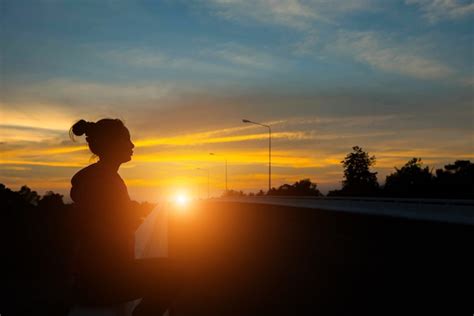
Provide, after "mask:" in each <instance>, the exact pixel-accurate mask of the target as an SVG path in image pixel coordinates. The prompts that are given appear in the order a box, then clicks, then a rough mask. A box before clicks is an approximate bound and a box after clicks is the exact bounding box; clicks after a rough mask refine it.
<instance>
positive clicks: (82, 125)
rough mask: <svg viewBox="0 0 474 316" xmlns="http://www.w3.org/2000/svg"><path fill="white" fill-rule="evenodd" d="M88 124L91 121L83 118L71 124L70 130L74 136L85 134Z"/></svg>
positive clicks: (88, 127)
mask: <svg viewBox="0 0 474 316" xmlns="http://www.w3.org/2000/svg"><path fill="white" fill-rule="evenodd" d="M90 124H91V123H89V122H86V121H85V120H80V121H78V122H77V123H76V124H74V125H73V126H72V132H73V133H74V135H76V136H81V135H84V134H87V132H88V130H89V129H90Z"/></svg>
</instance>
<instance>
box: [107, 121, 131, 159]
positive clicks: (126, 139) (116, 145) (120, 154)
mask: <svg viewBox="0 0 474 316" xmlns="http://www.w3.org/2000/svg"><path fill="white" fill-rule="evenodd" d="M107 147H108V150H107V151H106V152H105V153H104V155H103V156H105V157H104V158H106V159H107V160H113V161H116V162H120V163H123V162H127V161H130V160H131V159H132V155H133V148H134V147H135V145H134V144H133V143H132V140H131V139H130V132H129V131H128V129H127V128H126V127H123V128H122V129H121V130H120V131H119V133H118V134H116V135H114V136H113V137H110V142H109V144H108V146H107Z"/></svg>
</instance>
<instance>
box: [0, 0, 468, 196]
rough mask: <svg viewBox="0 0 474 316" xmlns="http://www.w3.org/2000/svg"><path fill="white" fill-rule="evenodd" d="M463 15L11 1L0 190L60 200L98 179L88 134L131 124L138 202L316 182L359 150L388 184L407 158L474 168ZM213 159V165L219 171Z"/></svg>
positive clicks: (385, 9) (439, 5)
mask: <svg viewBox="0 0 474 316" xmlns="http://www.w3.org/2000/svg"><path fill="white" fill-rule="evenodd" d="M473 13H474V2H472V1H466V0H399V1H398V0H393V1H392V0H387V1H375V0H351V1H330V0H314V1H303V0H254V1H245V0H195V1H193V0H189V1H184V0H183V1H180V0H176V1H171V0H170V1H166V0H165V1H141V0H136V1H121V0H117V1H113V0H109V1H87V0H80V1H66V0H65V1H59V0H34V1H33V0H31V1H24V0H14V1H13V0H2V1H0V58H1V59H0V67H1V68H0V84H1V85H0V107H1V108H0V146H1V147H0V148H1V156H0V182H1V183H4V184H6V185H7V186H8V187H10V188H12V189H18V188H19V187H20V186H22V185H24V184H26V185H28V186H29V187H31V188H33V189H35V190H37V191H38V192H40V193H44V192H45V191H48V190H53V191H55V192H59V193H61V194H64V195H65V199H66V200H68V195H69V189H70V179H71V177H72V176H73V175H74V174H75V173H76V172H77V171H78V170H79V169H81V168H82V167H84V166H87V165H88V164H90V163H93V162H94V160H93V159H91V153H90V152H89V151H88V148H87V144H86V142H85V140H84V138H83V137H78V138H77V139H76V140H75V141H72V140H71V139H70V138H69V133H68V132H69V128H70V127H71V126H72V125H73V124H74V123H75V122H76V121H78V120H79V119H85V120H87V121H97V120H99V119H101V118H105V117H109V118H120V119H122V120H124V122H125V124H126V126H127V127H128V128H129V130H130V133H131V135H132V141H134V143H135V145H136V149H135V153H134V156H133V160H132V161H131V162H129V163H127V164H124V165H123V166H122V168H121V170H120V174H121V176H122V177H123V178H124V180H125V182H126V183H127V185H128V189H129V192H130V195H131V197H132V198H134V199H137V200H148V201H157V200H159V199H160V198H162V197H164V196H167V195H169V194H171V193H172V192H175V191H186V192H188V194H190V195H193V196H195V197H199V196H200V197H205V195H206V194H207V171H208V170H209V184H210V191H211V195H214V196H217V195H220V194H221V193H222V191H223V189H224V188H225V181H224V179H225V177H224V175H225V160H226V159H227V163H228V187H229V189H234V190H243V191H245V192H251V191H253V192H256V191H258V190H259V189H266V188H267V183H268V182H267V181H268V180H267V179H268V165H267V164H268V131H267V129H266V128H264V127H261V126H257V125H251V124H244V123H242V119H244V118H245V119H249V120H252V121H256V122H260V123H263V124H268V125H271V127H272V147H273V148H272V150H273V151H272V167H273V168H272V186H275V187H277V186H279V185H281V184H284V183H293V182H295V181H297V180H299V179H303V178H310V179H311V180H312V181H313V182H316V183H317V184H318V187H319V188H320V189H321V190H322V191H323V192H327V190H330V189H335V188H339V187H340V185H341V180H342V177H343V169H342V166H341V163H340V162H341V160H342V159H343V158H344V156H345V155H346V154H347V153H348V152H350V151H351V148H352V147H353V146H356V145H358V146H361V147H362V148H363V149H364V150H366V151H368V152H369V154H370V155H375V156H376V158H377V162H376V165H375V166H374V170H375V171H377V172H378V174H377V176H378V180H379V182H380V183H381V184H383V182H384V181H385V177H386V175H387V174H390V173H391V172H393V171H394V170H395V169H394V167H400V166H402V165H403V164H404V163H406V162H407V161H408V160H409V159H410V158H412V157H421V158H422V160H423V162H424V164H426V165H429V166H430V167H432V168H434V169H435V168H441V167H442V166H444V165H445V164H448V163H452V162H453V161H455V160H458V159H470V160H471V161H472V160H474V138H473V135H474V133H473V127H474V115H473V114H474V113H473V112H474V107H473V86H474V74H473V70H474V68H473V43H474V41H473V35H474V34H473ZM210 152H213V153H215V154H216V155H209V153H210Z"/></svg>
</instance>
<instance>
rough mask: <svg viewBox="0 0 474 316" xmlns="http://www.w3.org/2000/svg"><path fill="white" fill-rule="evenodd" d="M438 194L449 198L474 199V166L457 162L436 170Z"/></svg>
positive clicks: (464, 162)
mask: <svg viewBox="0 0 474 316" xmlns="http://www.w3.org/2000/svg"><path fill="white" fill-rule="evenodd" d="M435 183H436V194H437V196H440V197H448V198H468V199H474V164H473V163H471V162H470V161H469V160H456V161H455V162H454V164H448V165H445V166H444V170H443V169H437V170H436V180H435Z"/></svg>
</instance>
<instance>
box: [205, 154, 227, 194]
mask: <svg viewBox="0 0 474 316" xmlns="http://www.w3.org/2000/svg"><path fill="white" fill-rule="evenodd" d="M209 155H211V156H221V155H218V154H215V153H209ZM224 159H225V192H226V193H227V191H228V190H227V157H224Z"/></svg>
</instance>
